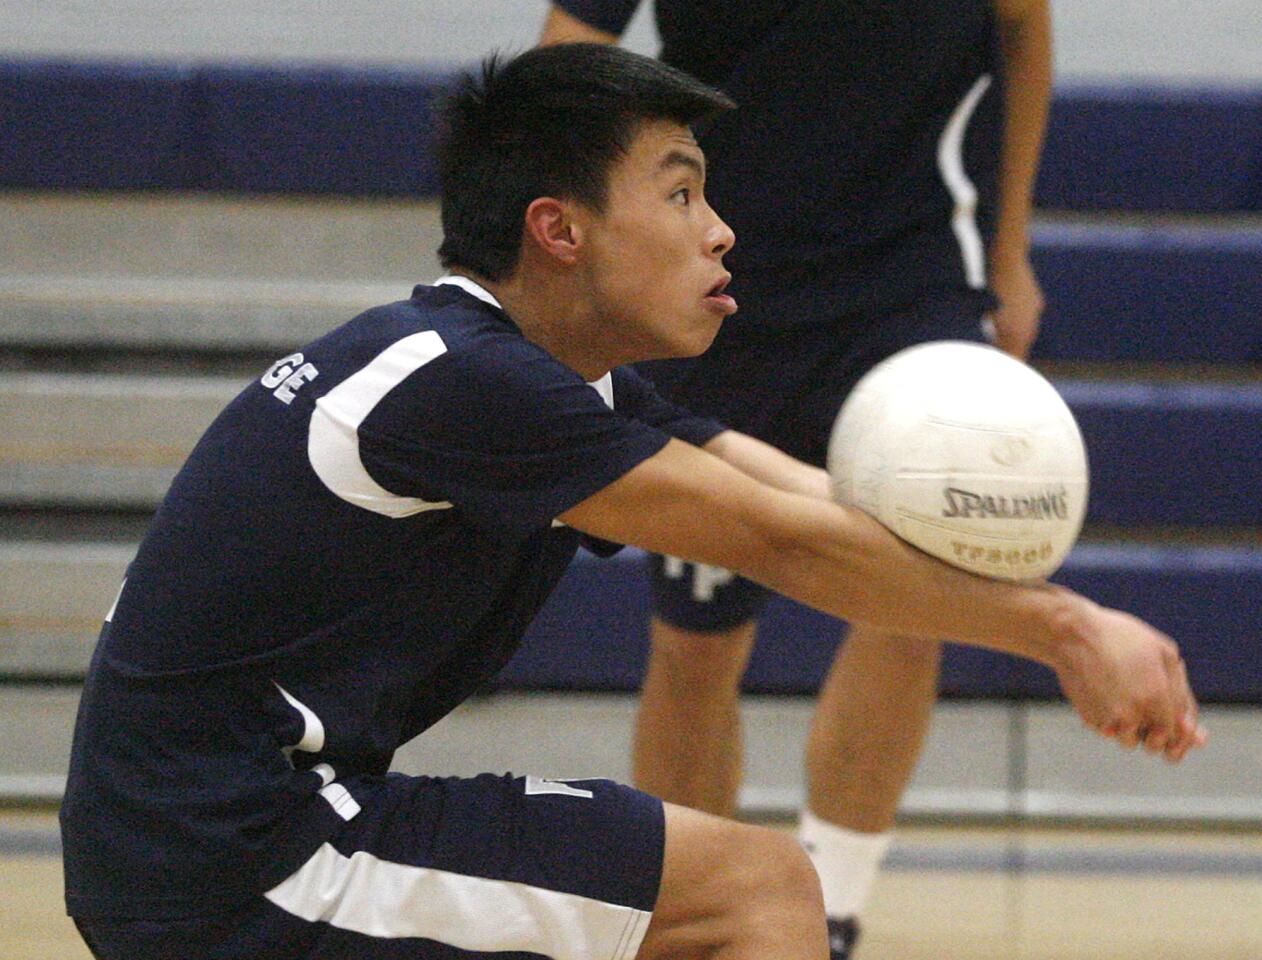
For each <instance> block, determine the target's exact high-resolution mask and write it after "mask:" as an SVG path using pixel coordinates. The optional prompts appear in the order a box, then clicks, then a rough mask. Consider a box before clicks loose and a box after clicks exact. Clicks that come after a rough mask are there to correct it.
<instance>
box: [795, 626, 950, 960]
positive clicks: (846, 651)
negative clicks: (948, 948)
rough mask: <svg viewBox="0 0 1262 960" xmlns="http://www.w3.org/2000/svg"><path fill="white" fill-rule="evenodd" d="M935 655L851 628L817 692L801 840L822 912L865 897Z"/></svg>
mask: <svg viewBox="0 0 1262 960" xmlns="http://www.w3.org/2000/svg"><path fill="white" fill-rule="evenodd" d="M941 651H942V645H941V644H940V643H937V642H934V641H927V640H920V639H911V638H900V637H891V636H884V635H881V634H878V633H875V632H873V631H871V630H865V629H862V628H852V629H851V631H850V634H849V636H848V638H847V640H846V642H845V643H844V644H843V645H842V647H841V648H840V649H839V651H838V653H837V658H836V659H835V660H834V662H833V666H832V669H831V670H830V671H829V675H828V678H827V680H826V681H825V683H824V688H823V690H822V691H821V692H820V697H819V701H818V703H817V705H816V709H815V715H814V718H813V721H812V724H811V733H810V738H809V740H808V742H807V751H806V769H807V811H805V812H804V814H803V822H802V827H801V829H800V831H799V836H800V838H801V839H802V841H803V843H804V844H805V845H806V846H807V849H808V851H809V852H810V855H811V859H812V861H813V862H814V863H815V867H816V869H817V870H818V871H819V874H820V880H821V883H822V885H823V890H824V903H825V907H826V909H827V912H828V915H829V917H830V918H835V919H841V918H846V917H856V916H857V915H858V914H859V913H860V912H861V911H862V909H863V907H864V905H865V904H866V902H867V899H868V895H869V893H870V892H871V888H872V884H873V882H874V880H875V877H876V872H877V868H878V867H879V866H880V862H881V859H882V857H883V856H884V854H885V850H886V848H887V847H888V845H889V839H890V829H891V828H892V827H893V824H894V816H895V813H896V812H897V810H898V803H899V800H900V798H901V797H902V794H903V791H904V789H905V788H906V786H907V783H908V781H909V780H910V779H911V775H912V773H913V772H914V771H915V768H916V762H917V760H918V759H919V757H920V751H921V747H922V746H923V745H924V740H925V735H926V734H927V733H928V730H929V723H930V719H931V715H932V711H933V705H934V702H935V700H936V699H937V691H938V668H939V662H940V660H941ZM848 935H850V936H853V934H852V933H851V934H848ZM842 955H844V953H842Z"/></svg>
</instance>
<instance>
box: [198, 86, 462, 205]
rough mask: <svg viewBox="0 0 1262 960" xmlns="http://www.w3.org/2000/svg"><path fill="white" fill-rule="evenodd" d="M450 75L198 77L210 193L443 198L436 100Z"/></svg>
mask: <svg viewBox="0 0 1262 960" xmlns="http://www.w3.org/2000/svg"><path fill="white" fill-rule="evenodd" d="M445 82H446V78H445V77H435V76H432V75H430V74H424V73H416V72H411V71H402V70H384V69H375V70H368V69H355V70H352V69H348V68H338V69H328V68H325V69H321V68H304V69H294V68H286V69H279V68H262V67H258V68H251V67H207V68H203V69H200V70H198V71H197V74H196V78H195V83H194V89H195V96H194V97H193V102H194V103H195V105H196V111H197V122H196V124H195V127H196V129H197V131H198V138H199V140H198V144H197V153H198V156H199V158H200V159H201V161H202V167H201V170H200V173H201V179H202V183H203V185H204V187H205V188H206V189H211V190H234V191H248V192H253V193H335V194H393V195H414V196H415V195H419V196H427V195H432V194H436V193H437V192H438V172H437V168H436V165H435V161H434V145H433V140H434V133H435V129H436V121H435V117H434V101H435V98H436V97H437V96H438V94H439V92H440V91H441V90H443V89H444V83H445Z"/></svg>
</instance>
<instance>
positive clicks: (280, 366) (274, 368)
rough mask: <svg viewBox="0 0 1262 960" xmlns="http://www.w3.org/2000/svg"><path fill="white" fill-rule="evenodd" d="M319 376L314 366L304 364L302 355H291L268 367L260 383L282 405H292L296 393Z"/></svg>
mask: <svg viewBox="0 0 1262 960" xmlns="http://www.w3.org/2000/svg"><path fill="white" fill-rule="evenodd" d="M319 375H320V371H319V370H317V369H316V368H315V366H314V365H313V364H310V363H303V357H302V354H301V353H291V354H290V355H289V356H287V357H281V358H280V359H279V360H277V361H276V362H275V363H273V364H272V365H271V366H270V367H268V368H267V373H265V374H263V376H262V378H261V379H260V380H259V382H260V383H262V384H263V386H265V387H267V389H268V390H271V391H272V396H274V397H275V398H276V399H277V400H279V401H280V402H281V403H292V402H293V399H294V391H295V390H297V389H299V388H300V387H302V386H303V384H307V383H310V382H311V381H312V380H314V379H315V378H316V377H318V376H319Z"/></svg>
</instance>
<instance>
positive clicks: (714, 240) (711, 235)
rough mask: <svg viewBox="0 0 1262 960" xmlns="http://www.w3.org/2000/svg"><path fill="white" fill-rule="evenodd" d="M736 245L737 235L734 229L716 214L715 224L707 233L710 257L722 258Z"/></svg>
mask: <svg viewBox="0 0 1262 960" xmlns="http://www.w3.org/2000/svg"><path fill="white" fill-rule="evenodd" d="M735 245H736V234H735V233H733V232H732V228H731V227H729V226H728V225H727V223H726V222H724V220H723V219H722V218H721V217H720V216H719V215H718V214H717V213H716V214H714V222H713V223H712V224H710V227H709V229H708V230H707V231H706V249H707V250H709V252H710V255H711V256H714V257H721V256H723V255H724V254H725V253H727V252H728V251H729V250H731V249H732V247H733V246H735Z"/></svg>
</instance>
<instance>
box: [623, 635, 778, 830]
mask: <svg viewBox="0 0 1262 960" xmlns="http://www.w3.org/2000/svg"><path fill="white" fill-rule="evenodd" d="M756 629H757V623H756V621H749V622H747V623H743V624H740V625H739V626H736V627H732V628H729V629H727V630H722V631H719V632H708V633H702V632H698V631H694V630H686V629H684V628H683V627H677V626H675V625H673V624H670V623H667V622H666V621H664V620H661V619H658V618H654V620H653V624H652V628H651V632H652V645H653V649H652V654H651V656H650V657H649V665H648V671H647V673H646V674H645V677H644V688H643V691H642V692H641V695H640V708H639V713H638V714H637V716H636V725H635V740H634V747H633V757H632V764H633V771H634V772H633V775H634V778H635V785H636V786H637V787H639V788H640V789H641V790H643V791H645V792H646V793H651V794H653V795H654V796H658V797H661V798H662V799H664V800H668V801H670V802H671V803H677V804H681V805H683V806H686V807H692V808H693V809H695V810H704V811H706V812H707V813H713V814H717V815H719V816H725V817H730V816H732V815H734V814H735V812H736V796H737V792H738V790H739V789H740V783H741V773H742V767H743V754H744V743H743V740H742V734H741V721H740V682H741V677H742V675H743V674H744V673H745V666H746V664H747V663H748V662H749V654H750V650H751V649H752V648H753V643H754V633H755V631H756Z"/></svg>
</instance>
